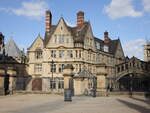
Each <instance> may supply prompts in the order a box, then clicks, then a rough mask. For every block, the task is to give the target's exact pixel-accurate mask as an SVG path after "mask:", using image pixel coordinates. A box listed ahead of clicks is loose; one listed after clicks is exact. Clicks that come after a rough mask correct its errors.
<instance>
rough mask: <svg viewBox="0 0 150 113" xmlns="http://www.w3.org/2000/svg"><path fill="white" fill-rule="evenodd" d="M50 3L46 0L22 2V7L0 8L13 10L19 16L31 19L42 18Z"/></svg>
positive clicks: (8, 10)
mask: <svg viewBox="0 0 150 113" xmlns="http://www.w3.org/2000/svg"><path fill="white" fill-rule="evenodd" d="M47 8H48V5H47V3H46V2H45V1H36V2H33V1H32V2H31V1H30V2H22V4H21V7H20V8H0V10H2V11H7V12H11V13H13V14H15V15H18V16H26V17H28V18H31V19H40V18H41V17H42V16H44V14H45V10H46V9H47Z"/></svg>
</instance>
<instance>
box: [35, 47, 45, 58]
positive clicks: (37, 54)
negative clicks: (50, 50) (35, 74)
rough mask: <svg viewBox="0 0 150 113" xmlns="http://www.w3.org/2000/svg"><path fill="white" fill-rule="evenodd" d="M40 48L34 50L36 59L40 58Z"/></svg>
mask: <svg viewBox="0 0 150 113" xmlns="http://www.w3.org/2000/svg"><path fill="white" fill-rule="evenodd" d="M42 57H43V56H42V50H41V49H37V50H36V51H35V58H36V59H42Z"/></svg>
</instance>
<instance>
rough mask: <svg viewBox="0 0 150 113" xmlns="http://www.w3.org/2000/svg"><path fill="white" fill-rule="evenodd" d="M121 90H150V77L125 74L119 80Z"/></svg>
mask: <svg viewBox="0 0 150 113" xmlns="http://www.w3.org/2000/svg"><path fill="white" fill-rule="evenodd" d="M117 82H118V84H119V90H120V91H137V92H140V91H150V77H147V76H137V75H131V74H130V75H125V76H123V77H121V78H120V79H119V80H118V81H117Z"/></svg>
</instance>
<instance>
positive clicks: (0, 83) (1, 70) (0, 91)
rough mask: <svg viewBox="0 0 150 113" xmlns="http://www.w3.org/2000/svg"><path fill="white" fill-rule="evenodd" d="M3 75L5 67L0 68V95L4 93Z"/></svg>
mask: <svg viewBox="0 0 150 113" xmlns="http://www.w3.org/2000/svg"><path fill="white" fill-rule="evenodd" d="M4 76H5V69H4V68H0V95H5V88H4Z"/></svg>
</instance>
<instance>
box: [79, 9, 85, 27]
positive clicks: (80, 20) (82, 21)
mask: <svg viewBox="0 0 150 113" xmlns="http://www.w3.org/2000/svg"><path fill="white" fill-rule="evenodd" d="M83 25H84V12H82V11H79V12H78V13H77V29H81V28H82V27H83Z"/></svg>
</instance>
